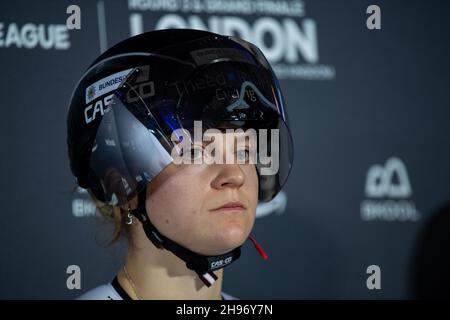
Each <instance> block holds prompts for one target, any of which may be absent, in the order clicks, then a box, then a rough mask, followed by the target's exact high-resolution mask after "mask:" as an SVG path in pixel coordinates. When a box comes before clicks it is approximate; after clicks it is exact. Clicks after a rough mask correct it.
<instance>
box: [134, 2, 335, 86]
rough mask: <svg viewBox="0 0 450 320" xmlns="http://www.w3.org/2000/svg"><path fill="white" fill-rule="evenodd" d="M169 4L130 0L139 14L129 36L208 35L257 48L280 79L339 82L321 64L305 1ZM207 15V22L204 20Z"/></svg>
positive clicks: (331, 70) (332, 72) (315, 36)
mask: <svg viewBox="0 0 450 320" xmlns="http://www.w3.org/2000/svg"><path fill="white" fill-rule="evenodd" d="M168 2H169V3H171V4H170V5H156V4H155V3H154V2H152V1H137V0H130V1H129V2H128V8H129V10H132V11H134V12H133V13H132V14H130V35H131V36H134V35H137V34H141V33H143V32H144V30H149V29H155V30H160V29H168V28H191V29H199V30H208V31H211V32H215V33H219V34H224V35H232V36H237V37H239V38H242V39H245V40H247V41H249V42H251V43H254V44H255V45H256V46H258V47H259V48H260V49H261V50H262V51H263V53H264V55H265V56H266V57H267V59H268V60H269V61H270V63H271V65H272V66H273V68H274V70H275V72H276V73H277V76H278V77H279V78H281V79H282V78H301V79H316V80H317V79H322V80H329V79H333V78H334V77H335V70H334V67H333V66H329V65H322V64H319V49H318V36H317V24H316V22H315V20H313V19H311V18H306V17H305V9H304V3H303V1H300V0H291V1H279V2H278V1H248V0H241V1H233V2H232V3H228V2H225V1H208V0H205V1H198V2H196V1H195V4H194V1H189V0H186V1H180V2H178V1H168ZM158 3H159V2H158ZM136 11H145V12H148V11H154V12H157V13H160V14H161V15H160V16H159V17H158V18H156V19H155V17H154V16H152V18H151V19H144V18H143V15H142V14H141V13H136ZM174 12H177V13H174ZM202 13H204V14H205V15H206V18H205V16H204V15H200V14H202ZM250 16H254V17H256V19H254V18H252V19H250V18H249V17H250ZM144 21H155V24H154V25H145V26H144ZM268 40H269V41H268Z"/></svg>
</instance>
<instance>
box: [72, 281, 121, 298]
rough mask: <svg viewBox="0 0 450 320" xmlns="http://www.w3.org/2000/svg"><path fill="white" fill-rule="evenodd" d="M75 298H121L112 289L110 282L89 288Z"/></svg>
mask: <svg viewBox="0 0 450 320" xmlns="http://www.w3.org/2000/svg"><path fill="white" fill-rule="evenodd" d="M77 300H123V299H122V297H121V296H120V295H119V294H118V293H117V291H116V290H114V288H113V286H112V285H111V284H103V285H101V286H98V287H96V288H94V289H91V290H89V291H87V292H85V293H83V294H82V295H80V296H79V297H78V298H77Z"/></svg>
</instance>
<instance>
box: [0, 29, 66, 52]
mask: <svg viewBox="0 0 450 320" xmlns="http://www.w3.org/2000/svg"><path fill="white" fill-rule="evenodd" d="M11 47H15V48H24V49H34V48H41V49H45V50H50V49H55V50H67V49H70V39H69V31H68V30H67V27H66V25H65V24H43V23H41V24H35V23H25V24H23V25H18V24H17V23H14V22H13V23H9V24H4V23H3V22H0V48H11Z"/></svg>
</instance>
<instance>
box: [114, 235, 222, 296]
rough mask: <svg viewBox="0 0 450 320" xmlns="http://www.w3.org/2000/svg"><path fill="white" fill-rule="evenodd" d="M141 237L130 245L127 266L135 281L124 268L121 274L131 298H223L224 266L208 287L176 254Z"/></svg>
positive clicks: (119, 277)
mask: <svg viewBox="0 0 450 320" xmlns="http://www.w3.org/2000/svg"><path fill="white" fill-rule="evenodd" d="M141 240H142V241H139V242H138V241H130V244H129V248H128V254H127V259H126V263H125V266H126V269H127V271H128V275H129V277H130V278H131V281H130V279H128V277H127V275H126V274H125V272H124V270H123V269H122V270H120V271H119V273H118V274H117V278H118V281H119V283H120V284H121V286H122V287H123V288H124V290H125V291H126V292H127V293H128V295H129V296H130V297H131V298H133V299H139V297H140V298H142V299H152V300H153V299H173V300H195V299H204V300H215V299H217V300H220V299H221V289H222V280H223V269H221V270H217V271H215V273H216V275H217V276H218V279H217V280H216V282H215V283H214V284H213V285H212V286H211V287H209V288H208V287H206V286H205V285H204V284H203V282H202V281H201V280H200V279H199V278H198V276H197V274H196V273H195V272H194V271H192V270H189V269H188V268H187V267H186V264H185V262H184V261H182V260H181V259H179V258H178V257H176V256H175V255H174V254H173V253H171V252H169V251H167V250H161V249H158V248H156V247H155V246H154V245H153V244H152V243H151V242H150V241H149V240H148V239H147V238H145V239H141ZM133 284H134V288H133ZM135 291H136V292H135Z"/></svg>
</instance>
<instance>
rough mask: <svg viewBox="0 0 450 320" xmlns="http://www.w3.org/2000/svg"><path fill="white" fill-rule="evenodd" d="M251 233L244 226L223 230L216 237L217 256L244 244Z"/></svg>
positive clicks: (229, 227)
mask: <svg viewBox="0 0 450 320" xmlns="http://www.w3.org/2000/svg"><path fill="white" fill-rule="evenodd" d="M248 234H249V232H247V230H246V229H245V228H243V227H242V226H227V227H226V228H222V229H221V230H220V231H219V230H217V233H216V234H215V235H214V240H213V241H214V242H213V243H214V244H215V246H214V247H215V248H214V249H215V250H214V251H216V252H217V253H215V254H224V253H226V252H229V251H231V250H233V249H235V248H237V247H239V246H241V245H242V244H244V242H245V240H246V239H247V237H248Z"/></svg>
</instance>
